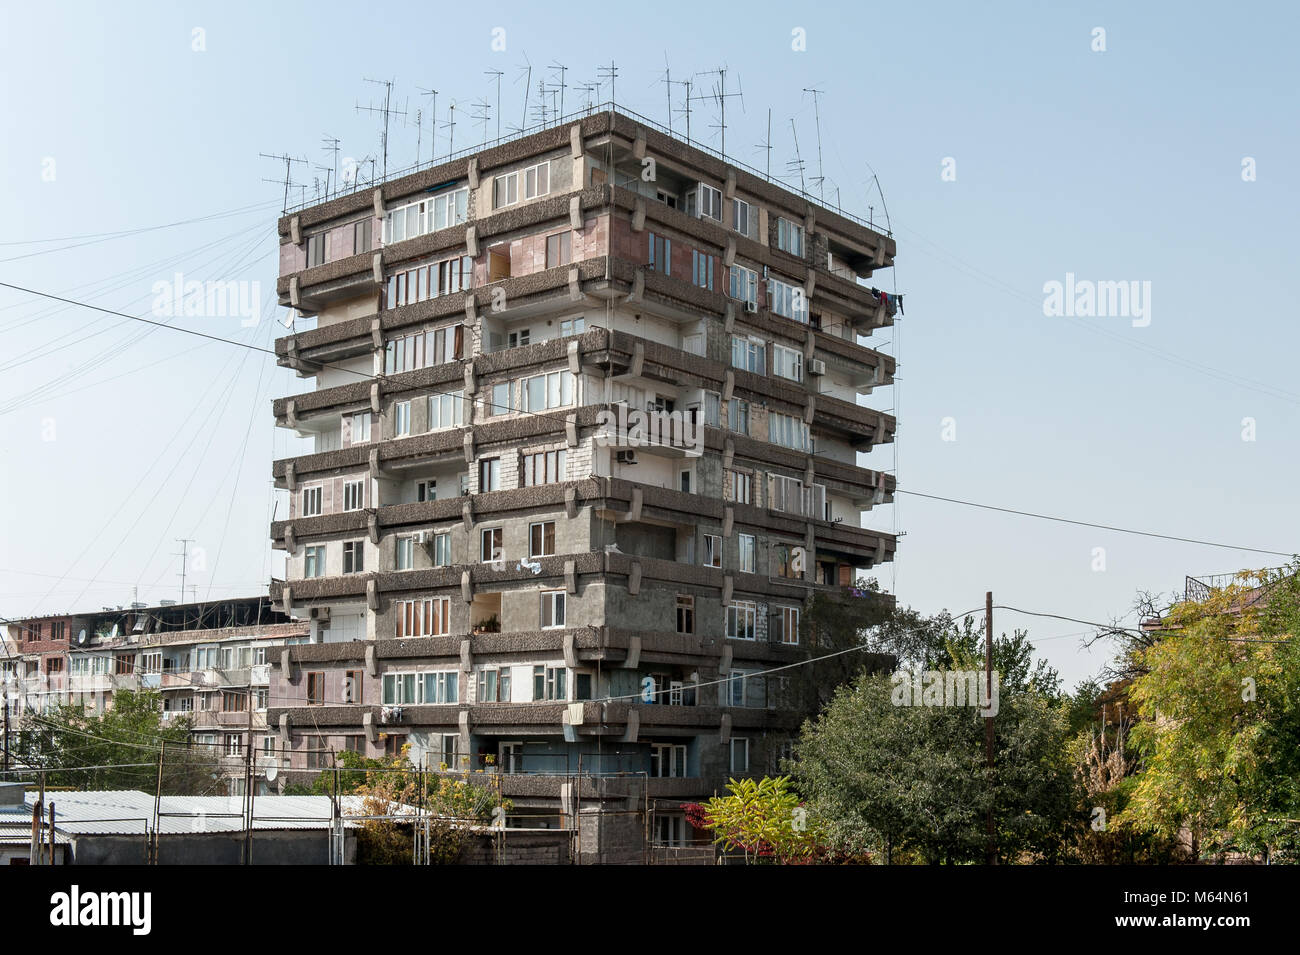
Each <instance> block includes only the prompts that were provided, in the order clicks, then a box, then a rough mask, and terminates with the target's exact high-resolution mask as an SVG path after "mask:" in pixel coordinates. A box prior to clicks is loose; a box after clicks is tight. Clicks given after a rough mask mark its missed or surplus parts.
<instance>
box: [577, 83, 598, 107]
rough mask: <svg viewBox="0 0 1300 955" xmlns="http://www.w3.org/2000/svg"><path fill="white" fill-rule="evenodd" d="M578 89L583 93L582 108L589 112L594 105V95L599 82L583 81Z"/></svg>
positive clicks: (596, 92)
mask: <svg viewBox="0 0 1300 955" xmlns="http://www.w3.org/2000/svg"><path fill="white" fill-rule="evenodd" d="M578 90H579V91H580V92H581V93H582V94H583V103H582V108H583V109H584V110H585V111H586V112H588V113H590V112H591V111H592V110H593V109H594V108H595V106H596V100H595V97H596V95H597V94H598V93H599V92H600V84H599V83H595V82H593V83H583V84H582V85H581V86H579V87H578Z"/></svg>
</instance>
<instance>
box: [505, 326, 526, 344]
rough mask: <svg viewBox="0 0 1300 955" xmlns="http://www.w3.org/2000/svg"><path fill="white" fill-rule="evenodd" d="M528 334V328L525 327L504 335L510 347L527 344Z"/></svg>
mask: <svg viewBox="0 0 1300 955" xmlns="http://www.w3.org/2000/svg"><path fill="white" fill-rule="evenodd" d="M529 334H530V330H529V329H527V328H521V329H519V330H518V331H514V332H511V333H510V334H508V335H507V336H506V345H507V346H508V347H510V348H521V347H523V346H524V345H527V344H528V340H529Z"/></svg>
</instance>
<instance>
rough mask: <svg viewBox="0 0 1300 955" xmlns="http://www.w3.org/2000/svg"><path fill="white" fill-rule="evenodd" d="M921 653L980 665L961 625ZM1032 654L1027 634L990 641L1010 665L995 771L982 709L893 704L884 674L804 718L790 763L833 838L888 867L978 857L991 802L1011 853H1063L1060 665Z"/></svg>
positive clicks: (1069, 773) (1066, 796)
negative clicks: (1055, 667) (872, 853)
mask: <svg viewBox="0 0 1300 955" xmlns="http://www.w3.org/2000/svg"><path fill="white" fill-rule="evenodd" d="M969 630H970V627H969V626H968V627H967V628H966V631H969ZM921 649H922V650H923V652H924V654H925V655H924V657H923V658H924V659H926V660H928V661H932V662H933V661H939V660H944V659H945V658H946V660H948V661H950V662H951V663H953V664H958V665H960V664H963V663H965V664H971V663H973V661H971V660H970V659H968V656H969V654H970V653H971V644H970V641H969V640H968V639H967V638H966V637H965V636H964V635H963V634H962V633H961V632H958V633H956V634H954V633H953V632H951V631H949V632H948V634H947V638H946V639H945V641H944V643H943V648H942V649H940V648H939V647H938V646H936V645H934V644H931V645H929V646H926V647H923V648H921ZM1031 656H1032V648H1031V647H1029V645H1028V642H1027V640H1026V639H1025V638H1024V635H1023V634H1017V635H1016V636H1015V637H1013V638H1011V639H1007V638H1005V637H1004V638H1003V639H1002V640H1000V641H995V645H994V658H995V660H1002V661H1005V662H1006V665H1007V667H1008V671H1009V672H1008V674H1007V679H1006V680H1005V681H1004V682H1002V683H1001V686H1000V691H999V697H1000V700H999V710H998V713H997V734H996V737H995V740H996V743H995V750H994V755H995V768H994V769H993V770H992V771H990V770H989V768H988V767H987V765H986V757H985V743H984V720H983V718H982V714H981V711H980V710H979V709H978V708H976V707H973V706H926V705H916V706H911V705H897V701H896V699H895V693H894V689H895V682H894V681H893V680H891V679H890V678H888V677H885V676H880V675H876V676H873V675H863V676H861V677H860V678H859V679H858V680H857V682H856V683H854V684H852V685H849V686H842V687H840V689H839V690H838V691H837V692H836V694H835V697H834V699H833V700H832V702H831V704H830V706H828V707H827V708H826V710H825V711H824V712H823V713H822V714H821V716H820V717H819V718H818V719H817V720H816V721H811V722H809V723H806V724H805V725H804V728H803V731H802V734H801V738H800V741H799V743H798V744H797V745H796V748H795V751H796V761H795V762H794V763H793V764H792V765H791V771H792V773H793V776H794V782H795V785H796V786H797V787H798V789H799V791H800V792H802V793H804V794H805V795H806V796H807V798H808V805H809V808H810V810H812V811H813V812H814V813H816V814H817V815H818V816H819V817H820V818H821V819H823V820H824V822H825V827H826V832H827V833H828V837H829V840H830V843H831V845H832V846H833V847H834V848H836V849H839V850H842V851H861V850H876V851H878V852H879V853H880V855H881V856H882V857H883V858H884V860H885V862H886V863H892V862H894V861H896V860H910V859H919V860H922V861H926V862H932V863H938V862H967V861H977V860H981V859H983V858H984V853H985V847H986V844H987V831H986V821H985V820H986V813H987V811H988V809H989V808H990V806H991V807H992V808H993V811H994V817H995V825H996V835H997V845H998V850H999V853H1000V854H1001V855H1002V856H1003V857H1004V858H1009V859H1016V858H1021V857H1024V858H1038V859H1046V860H1055V859H1059V858H1061V856H1062V854H1063V849H1064V841H1063V835H1062V834H1063V832H1065V831H1066V830H1068V829H1069V828H1070V827H1071V826H1072V825H1077V824H1078V819H1077V817H1078V800H1077V796H1076V793H1077V789H1076V784H1075V778H1074V772H1073V768H1072V766H1071V765H1070V763H1069V761H1068V758H1067V752H1066V741H1067V738H1068V724H1067V722H1066V719H1065V711H1064V709H1063V708H1062V707H1060V706H1058V705H1057V704H1056V702H1055V700H1054V699H1053V694H1054V693H1056V692H1057V691H1058V689H1059V687H1058V683H1059V681H1058V679H1057V678H1056V677H1055V674H1054V671H1051V669H1050V668H1049V667H1046V666H1045V665H1044V664H1041V663H1040V664H1038V665H1037V666H1030V665H1029V664H1028V659H1029V657H1031ZM980 662H981V664H982V654H981V661H980ZM969 668H973V667H969V666H968V669H969ZM948 669H950V670H951V669H956V667H952V666H950V667H949V668H948ZM978 669H980V670H982V669H983V667H982V665H981V666H980V667H979V668H978Z"/></svg>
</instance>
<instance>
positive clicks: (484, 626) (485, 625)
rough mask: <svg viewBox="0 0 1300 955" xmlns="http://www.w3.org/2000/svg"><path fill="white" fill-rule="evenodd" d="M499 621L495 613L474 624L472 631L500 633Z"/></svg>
mask: <svg viewBox="0 0 1300 955" xmlns="http://www.w3.org/2000/svg"><path fill="white" fill-rule="evenodd" d="M500 632H501V621H500V620H499V619H498V618H497V615H496V614H493V615H492V616H490V617H488V618H487V619H485V620H480V621H479V622H478V623H476V624H474V633H500Z"/></svg>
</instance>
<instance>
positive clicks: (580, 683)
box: [573, 670, 596, 700]
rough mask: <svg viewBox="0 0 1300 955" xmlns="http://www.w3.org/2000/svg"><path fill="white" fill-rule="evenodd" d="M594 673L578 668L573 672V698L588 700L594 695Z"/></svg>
mask: <svg viewBox="0 0 1300 955" xmlns="http://www.w3.org/2000/svg"><path fill="white" fill-rule="evenodd" d="M595 686H596V674H594V673H591V672H590V671H586V670H578V671H576V672H575V673H574V674H573V698H574V699H575V700H590V699H591V698H592V697H593V696H595Z"/></svg>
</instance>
